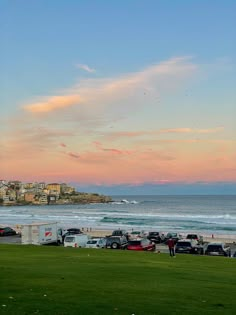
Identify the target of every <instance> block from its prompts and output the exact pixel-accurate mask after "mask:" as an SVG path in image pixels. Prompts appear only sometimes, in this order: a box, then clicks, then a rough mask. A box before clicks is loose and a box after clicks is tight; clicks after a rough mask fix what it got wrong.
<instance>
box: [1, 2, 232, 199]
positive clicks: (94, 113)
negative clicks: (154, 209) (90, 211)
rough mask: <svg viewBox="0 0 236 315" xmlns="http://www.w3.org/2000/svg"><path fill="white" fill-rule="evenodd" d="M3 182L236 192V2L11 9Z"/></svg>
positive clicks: (4, 8)
mask: <svg viewBox="0 0 236 315" xmlns="http://www.w3.org/2000/svg"><path fill="white" fill-rule="evenodd" d="M0 26H1V27H0V38H1V50H0V86H1V94H0V104H1V114H0V147H1V150H0V179H6V180H13V179H18V180H21V181H23V182H29V181H45V182H67V183H73V184H74V185H76V186H77V187H78V188H82V187H84V188H86V189H87V190H91V189H92V190H93V191H97V192H100V191H102V192H104V193H106V192H109V193H112V194H116V193H125V192H129V193H131V194H132V193H137V194H148V193H152V194H158V193H160V194H163V193H164V194H172V193H177V194H181V193H183V194H184V193H191V194H197V193H204V192H205V193H211V194H214V193H215V194H221V193H226V194H227V193H230V194H235V193H236V89H235V86H236V2H235V1H233V0H232V1H230V0H226V1H218V0H214V1H213V0H209V1H201V0H200V1H189V0H188V1H187V0H186V1H185V0H180V1H171V0H169V1H166V0H165V1H164V0H163V1H161V0H160V1H159V0H148V1H147V0H136V1H133V0H120V1H107V0H106V1H105V0H87V1H82V0H81V1H76V0H70V1H66V0H54V1H53V0H52V1H47V0H41V1H30V0H11V1H7V0H3V1H1V3H0Z"/></svg>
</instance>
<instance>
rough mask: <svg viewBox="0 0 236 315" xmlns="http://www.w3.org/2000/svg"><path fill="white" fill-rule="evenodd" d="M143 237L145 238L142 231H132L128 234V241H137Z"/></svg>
mask: <svg viewBox="0 0 236 315" xmlns="http://www.w3.org/2000/svg"><path fill="white" fill-rule="evenodd" d="M144 236H145V232H144V231H132V232H130V233H129V240H131V239H137V238H143V237H144Z"/></svg>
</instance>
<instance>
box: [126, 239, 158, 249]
mask: <svg viewBox="0 0 236 315" xmlns="http://www.w3.org/2000/svg"><path fill="white" fill-rule="evenodd" d="M127 249H128V250H146V251H153V250H155V244H153V243H152V242H151V241H150V240H148V239H147V238H143V239H141V240H138V239H137V240H130V241H128V245H127Z"/></svg>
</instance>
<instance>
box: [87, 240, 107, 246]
mask: <svg viewBox="0 0 236 315" xmlns="http://www.w3.org/2000/svg"><path fill="white" fill-rule="evenodd" d="M105 246H106V239H105V238H93V239H90V240H88V241H87V244H86V246H85V247H86V248H105Z"/></svg>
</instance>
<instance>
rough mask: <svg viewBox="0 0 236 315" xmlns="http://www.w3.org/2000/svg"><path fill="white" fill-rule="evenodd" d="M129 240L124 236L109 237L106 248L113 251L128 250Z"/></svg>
mask: <svg viewBox="0 0 236 315" xmlns="http://www.w3.org/2000/svg"><path fill="white" fill-rule="evenodd" d="M127 244H128V242H127V238H126V237H125V236H124V235H123V236H107V237H106V248H112V249H126V248H127Z"/></svg>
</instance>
